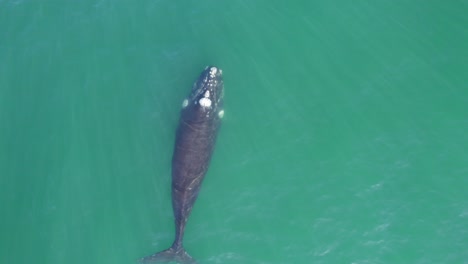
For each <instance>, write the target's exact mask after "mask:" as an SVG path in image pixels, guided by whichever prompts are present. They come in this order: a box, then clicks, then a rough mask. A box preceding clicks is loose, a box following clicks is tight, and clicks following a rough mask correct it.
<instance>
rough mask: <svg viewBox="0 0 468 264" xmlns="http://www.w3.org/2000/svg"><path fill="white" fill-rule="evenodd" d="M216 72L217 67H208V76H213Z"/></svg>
mask: <svg viewBox="0 0 468 264" xmlns="http://www.w3.org/2000/svg"><path fill="white" fill-rule="evenodd" d="M216 72H218V69H216V67H211V69H210V76H211V77H215V75H216Z"/></svg>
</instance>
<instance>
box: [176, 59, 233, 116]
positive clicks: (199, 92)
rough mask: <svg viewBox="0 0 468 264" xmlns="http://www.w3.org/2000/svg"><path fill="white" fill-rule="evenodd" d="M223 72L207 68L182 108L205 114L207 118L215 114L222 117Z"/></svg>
mask: <svg viewBox="0 0 468 264" xmlns="http://www.w3.org/2000/svg"><path fill="white" fill-rule="evenodd" d="M223 89H224V84H223V71H222V70H221V69H220V68H218V67H215V66H207V67H206V68H205V70H203V72H202V73H201V74H200V77H198V79H197V81H196V82H195V83H194V84H193V88H192V91H191V93H190V96H189V98H188V99H186V100H184V103H183V105H182V107H183V108H186V107H190V108H195V109H197V110H199V111H203V112H206V114H207V116H209V115H211V114H212V113H216V114H218V115H220V116H222V114H223V112H222V104H223Z"/></svg>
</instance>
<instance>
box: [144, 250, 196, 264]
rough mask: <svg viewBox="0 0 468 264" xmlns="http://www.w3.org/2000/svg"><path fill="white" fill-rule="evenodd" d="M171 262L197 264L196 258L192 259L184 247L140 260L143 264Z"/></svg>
mask: <svg viewBox="0 0 468 264" xmlns="http://www.w3.org/2000/svg"><path fill="white" fill-rule="evenodd" d="M170 261H176V262H178V263H180V264H196V263H197V262H196V261H195V259H194V258H192V257H191V256H190V255H189V254H188V253H187V252H186V251H185V249H184V248H183V247H180V248H178V249H176V248H174V247H170V248H168V249H166V250H163V251H160V252H158V253H155V254H153V255H149V256H147V257H144V258H142V259H140V263H142V264H151V263H165V262H170Z"/></svg>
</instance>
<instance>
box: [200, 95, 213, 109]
mask: <svg viewBox="0 0 468 264" xmlns="http://www.w3.org/2000/svg"><path fill="white" fill-rule="evenodd" d="M198 102H199V103H200V105H201V106H203V107H210V106H211V100H210V99H208V98H206V97H203V98H202V99H200V100H199V101H198Z"/></svg>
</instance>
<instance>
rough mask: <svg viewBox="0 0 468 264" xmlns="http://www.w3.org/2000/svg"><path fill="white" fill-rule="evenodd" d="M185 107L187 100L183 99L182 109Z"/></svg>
mask: <svg viewBox="0 0 468 264" xmlns="http://www.w3.org/2000/svg"><path fill="white" fill-rule="evenodd" d="M187 105H188V100H187V99H185V100H184V101H183V102H182V108H185V107H187Z"/></svg>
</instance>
